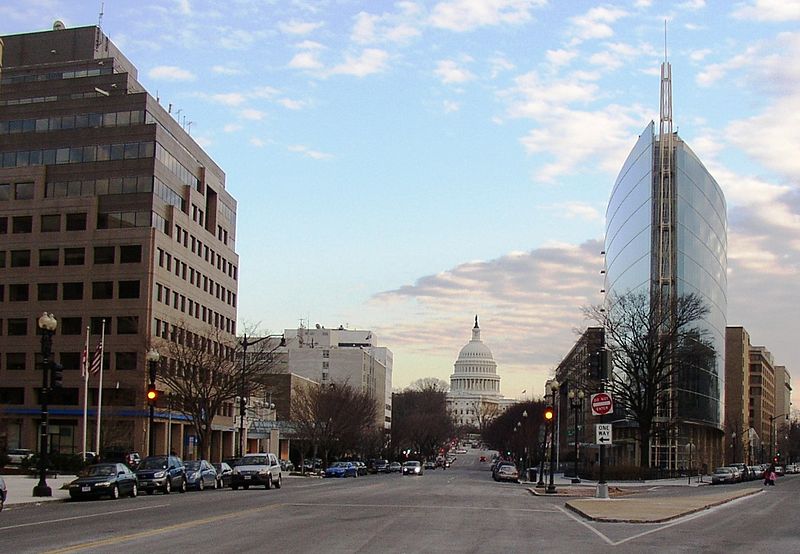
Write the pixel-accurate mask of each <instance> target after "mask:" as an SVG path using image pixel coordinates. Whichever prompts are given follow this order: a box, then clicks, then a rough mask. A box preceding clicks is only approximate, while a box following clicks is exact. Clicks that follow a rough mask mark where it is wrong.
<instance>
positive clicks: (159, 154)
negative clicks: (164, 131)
mask: <svg viewBox="0 0 800 554" xmlns="http://www.w3.org/2000/svg"><path fill="white" fill-rule="evenodd" d="M155 156H156V159H157V160H158V161H160V162H161V163H163V164H164V167H166V168H167V169H168V170H169V171H170V172H171V173H172V174H173V175H175V176H176V177H177V178H178V179H179V180H180V181H181V182H182V183H183V184H185V185H188V186H190V187H192V188H193V189H197V190H200V185H199V183H200V179H198V178H197V177H196V176H195V175H194V173H192V172H191V171H189V170H188V169H187V168H186V167H184V165H183V164H182V163H181V162H179V161H178V160H177V159H176V158H175V157H174V156H173V155H172V154H170V153H169V152H167V150H166V149H165V148H164V147H163V146H161V145H160V144H159V143H156V150H155Z"/></svg>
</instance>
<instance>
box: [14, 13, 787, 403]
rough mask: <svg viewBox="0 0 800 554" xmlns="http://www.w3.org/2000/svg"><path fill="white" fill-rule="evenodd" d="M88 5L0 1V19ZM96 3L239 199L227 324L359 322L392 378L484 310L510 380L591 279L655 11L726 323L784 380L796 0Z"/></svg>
mask: <svg viewBox="0 0 800 554" xmlns="http://www.w3.org/2000/svg"><path fill="white" fill-rule="evenodd" d="M99 5H100V3H99V2H97V3H93V2H60V1H56V0H29V1H27V2H19V1H16V2H10V3H5V4H4V5H2V6H0V33H1V34H9V33H17V32H29V31H34V30H45V29H49V28H50V27H51V26H52V23H53V21H54V20H55V19H61V20H62V21H64V23H65V24H66V25H67V26H71V27H74V26H83V25H94V24H96V22H97V17H98V12H99ZM104 6H105V8H104V12H105V13H104V16H103V30H104V31H105V32H106V33H107V34H108V35H109V37H110V38H111V40H112V41H114V42H115V43H116V44H117V45H118V46H119V47H120V48H121V49H122V50H123V52H125V54H126V56H127V57H128V58H129V59H130V60H131V61H132V62H133V63H134V64H135V65H136V66H137V68H138V69H139V80H140V82H141V83H142V84H143V85H144V86H145V87H146V88H147V89H148V90H149V91H150V92H151V93H153V94H155V93H156V92H157V93H158V95H159V97H160V99H161V103H162V104H163V105H165V106H166V105H168V104H172V105H173V112H177V111H178V110H180V112H179V113H178V114H177V115H176V117H177V119H178V120H179V121H180V122H182V123H185V124H186V125H185V126H186V128H188V129H190V131H191V134H192V136H193V137H194V138H195V140H197V141H198V142H199V143H200V144H201V145H203V146H204V147H205V148H206V150H207V151H208V152H209V153H210V154H211V156H212V157H214V159H215V160H216V161H217V162H218V163H219V165H220V166H221V167H222V168H223V169H224V170H225V172H226V174H227V188H228V190H229V191H230V192H231V193H232V194H233V196H234V197H235V198H237V200H238V202H239V210H238V237H237V251H238V253H239V255H240V291H239V293H240V303H239V318H240V327H241V325H250V326H253V325H257V326H259V327H260V329H261V330H262V331H269V332H280V331H281V330H283V329H284V328H292V327H296V326H297V325H298V324H299V323H300V320H304V321H306V322H308V323H309V324H311V325H314V324H315V323H320V324H322V325H325V326H327V327H334V326H338V325H346V326H349V327H358V328H370V329H372V330H374V331H375V332H376V334H377V336H378V338H379V340H380V342H381V344H382V345H385V346H388V347H389V348H390V349H392V350H393V352H394V354H395V372H394V384H395V386H396V387H403V386H406V385H408V384H409V383H410V382H412V381H414V380H415V379H418V378H420V377H427V376H433V377H438V378H441V379H445V380H446V379H448V378H449V375H450V373H451V372H452V367H453V366H452V364H453V362H454V361H455V358H456V356H457V354H458V351H459V349H460V348H461V346H462V345H463V344H464V343H465V342H467V341H468V340H469V337H470V328H471V325H472V320H473V317H474V314H476V313H477V314H479V316H480V319H481V327H482V330H483V333H482V336H483V339H484V341H485V342H486V343H487V344H488V345H489V347H490V348H491V349H492V350H493V352H494V354H495V358H496V360H497V362H498V371H499V373H500V375H501V376H502V378H503V381H502V389H503V392H504V393H505V394H506V395H507V396H518V395H519V394H520V392H521V391H522V390H527V391H528V395H530V394H531V393H534V394H541V391H542V388H543V383H544V380H545V378H546V377H547V375H548V373H550V372H551V371H552V369H553V368H554V367H555V365H556V364H557V363H558V362H559V360H560V359H561V357H562V356H563V355H565V354H566V352H567V351H568V350H569V348H570V347H571V345H572V344H573V342H574V340H575V338H576V335H575V330H576V329H580V328H582V327H585V325H586V321H584V320H583V317H582V315H581V311H580V307H581V306H584V305H588V304H590V303H597V302H599V301H600V300H601V296H600V293H599V290H600V288H601V287H602V276H601V275H600V272H599V271H600V269H601V267H602V260H601V258H600V255H599V253H600V251H601V250H602V239H603V228H604V219H603V218H604V214H605V203H606V202H607V200H608V196H609V194H610V191H611V186H612V184H613V182H614V179H615V177H616V173H617V171H618V170H619V167H620V166H621V164H622V162H623V160H624V158H625V156H626V154H627V152H628V151H629V150H630V148H631V147H632V146H633V144H634V142H635V140H636V137H637V135H638V134H639V133H640V132H641V130H642V129H643V128H644V127H645V126H646V124H647V123H648V122H649V121H650V120H651V119H655V120H657V119H658V106H659V98H658V93H659V66H660V63H661V62H662V60H663V57H664V21H665V20H666V21H667V22H668V50H669V59H670V62H671V63H672V69H673V79H674V83H673V98H674V100H673V103H674V119H675V125H676V127H677V130H678V131H679V132H680V134H681V136H682V137H683V138H684V139H685V140H686V141H687V142H688V143H689V145H690V146H691V147H692V149H693V150H694V151H695V152H696V153H697V154H698V155H699V156H700V157H701V159H703V161H704V163H705V164H706V166H707V167H708V169H709V170H710V171H711V173H712V174H713V175H714V176H715V177H716V179H717V181H718V182H719V183H720V185H721V186H722V188H723V190H724V191H725V194H726V198H727V201H728V207H729V213H728V219H729V291H728V292H729V298H728V300H729V314H728V323H729V324H735V325H744V326H745V327H746V328H748V330H749V331H750V334H751V338H752V340H753V343H754V344H763V345H766V346H767V347H768V348H769V349H770V350H771V351H772V352H773V354H774V355H775V358H776V362H777V363H779V364H784V365H786V366H787V367H788V368H789V369H790V371H792V372H794V374H795V375H798V376H800V373H798V371H800V353H798V349H797V346H796V344H797V343H796V339H795V335H796V333H797V329H798V328H799V327H800V325H798V323H800V321H799V320H800V318H799V317H798V315H797V309H798V305H799V304H800V303H799V302H798V297H800V295H798V293H797V285H798V277H799V276H800V275H798V274H799V273H800V270H799V269H798V262H799V259H800V216H799V215H798V214H799V213H800V194H799V193H798V177H797V176H798V175H800V171H799V170H800V156H798V152H800V115H798V114H800V86H799V85H800V33H798V32H797V28H798V23H799V22H800V2H798V1H797V0H793V1H788V0H744V1H740V2H727V1H725V2H714V1H710V0H709V1H704V0H687V1H678V2H659V1H656V0H652V1H648V0H638V1H634V0H629V1H620V2H609V3H602V4H601V3H595V2H580V1H575V2H560V1H550V2H548V1H546V0H442V1H438V2H437V1H428V2H422V1H398V2H383V1H372V2H356V1H349V0H327V1H325V0H323V1H319V2H312V1H305V0H294V1H290V0H282V1H277V0H276V1H272V2H269V1H255V0H253V1H250V0H232V1H229V2H226V3H225V5H224V6H223V4H222V3H218V2H205V1H196V0H177V1H169V0H164V1H159V2H151V1H148V0H140V1H137V2H130V1H117V0H110V1H106V2H105V4H104ZM190 122H191V123H190ZM795 390H796V391H798V390H800V385H798V384H797V383H796V384H795ZM795 398H796V400H795V402H800V395H798V394H795Z"/></svg>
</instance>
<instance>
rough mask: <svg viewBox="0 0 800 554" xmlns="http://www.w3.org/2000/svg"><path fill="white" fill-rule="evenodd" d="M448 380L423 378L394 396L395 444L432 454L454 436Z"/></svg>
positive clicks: (398, 446)
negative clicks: (449, 408) (448, 410)
mask: <svg viewBox="0 0 800 554" xmlns="http://www.w3.org/2000/svg"><path fill="white" fill-rule="evenodd" d="M446 390H447V383H446V382H444V381H441V380H438V379H430V378H429V379H420V380H419V381H416V382H415V383H413V384H412V385H411V386H410V387H409V388H408V389H406V390H404V391H403V392H401V393H397V394H395V395H394V396H393V398H392V447H393V448H394V449H395V450H396V451H399V450H402V449H405V448H410V449H412V450H414V451H416V452H419V453H420V454H421V455H422V456H432V455H434V454H435V452H436V449H437V448H438V447H439V446H441V445H442V444H444V443H445V442H446V441H447V440H448V439H449V438H451V437H452V436H453V433H454V426H453V420H452V418H451V417H450V414H448V413H447V399H446Z"/></svg>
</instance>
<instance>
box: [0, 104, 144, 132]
mask: <svg viewBox="0 0 800 554" xmlns="http://www.w3.org/2000/svg"><path fill="white" fill-rule="evenodd" d="M142 123H144V110H126V111H122V112H107V113H84V114H77V115H75V114H70V115H61V116H55V117H49V118H48V117H43V118H30V119H13V120H10V121H0V135H6V134H15V133H45V132H47V131H58V130H61V129H86V128H94V127H125V126H128V125H141V124H142Z"/></svg>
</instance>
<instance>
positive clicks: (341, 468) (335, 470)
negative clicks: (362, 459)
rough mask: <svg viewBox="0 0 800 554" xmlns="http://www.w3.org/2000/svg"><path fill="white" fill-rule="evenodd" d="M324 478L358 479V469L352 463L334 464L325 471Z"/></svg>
mask: <svg viewBox="0 0 800 554" xmlns="http://www.w3.org/2000/svg"><path fill="white" fill-rule="evenodd" d="M325 477H358V467H357V466H356V465H355V464H354V463H353V462H334V463H333V464H332V465H331V466H329V467H328V468H327V469H326V470H325Z"/></svg>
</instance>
